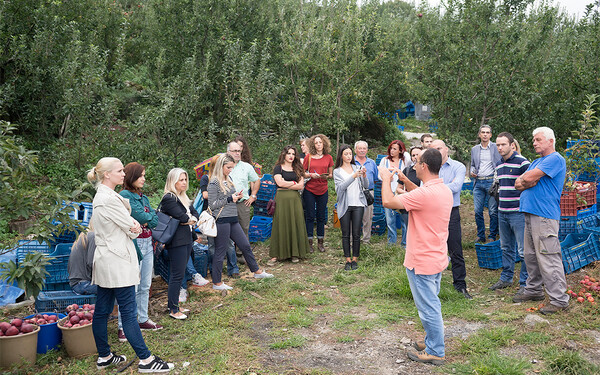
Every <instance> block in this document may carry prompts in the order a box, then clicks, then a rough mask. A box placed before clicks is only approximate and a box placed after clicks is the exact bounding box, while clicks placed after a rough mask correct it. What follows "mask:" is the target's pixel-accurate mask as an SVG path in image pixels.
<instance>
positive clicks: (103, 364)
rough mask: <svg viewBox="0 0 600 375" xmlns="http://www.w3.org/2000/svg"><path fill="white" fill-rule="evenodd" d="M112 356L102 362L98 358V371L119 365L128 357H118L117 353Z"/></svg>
mask: <svg viewBox="0 0 600 375" xmlns="http://www.w3.org/2000/svg"><path fill="white" fill-rule="evenodd" d="M110 354H112V356H111V357H110V358H109V359H107V360H101V359H100V358H98V361H96V368H97V369H98V370H102V369H103V368H107V367H108V366H112V365H117V364H119V363H121V362H125V361H126V360H127V357H125V356H124V355H116V354H115V353H110Z"/></svg>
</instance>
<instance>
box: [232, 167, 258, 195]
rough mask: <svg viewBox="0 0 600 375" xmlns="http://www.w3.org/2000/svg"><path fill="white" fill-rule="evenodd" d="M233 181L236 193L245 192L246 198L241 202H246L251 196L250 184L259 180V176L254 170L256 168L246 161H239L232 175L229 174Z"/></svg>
mask: <svg viewBox="0 0 600 375" xmlns="http://www.w3.org/2000/svg"><path fill="white" fill-rule="evenodd" d="M229 177H231V180H232V181H233V185H234V186H235V191H240V190H242V191H243V192H244V197H243V198H242V199H240V200H239V201H240V202H241V201H245V200H246V199H248V198H249V197H250V196H249V195H248V188H249V187H250V183H251V182H254V181H256V180H258V175H257V174H256V171H255V170H254V167H253V166H251V165H250V164H248V163H246V162H244V161H241V160H240V161H238V162H237V164H236V165H235V167H234V168H233V170H232V171H231V173H230V174H229Z"/></svg>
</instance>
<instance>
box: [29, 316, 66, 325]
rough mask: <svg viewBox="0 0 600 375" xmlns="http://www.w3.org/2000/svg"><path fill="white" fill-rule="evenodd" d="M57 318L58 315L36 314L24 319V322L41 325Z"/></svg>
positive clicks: (50, 322)
mask: <svg viewBox="0 0 600 375" xmlns="http://www.w3.org/2000/svg"><path fill="white" fill-rule="evenodd" d="M57 320H58V315H48V314H36V315H35V316H34V317H33V318H30V319H25V323H29V324H37V325H38V326H43V325H44V324H52V323H56V321H57Z"/></svg>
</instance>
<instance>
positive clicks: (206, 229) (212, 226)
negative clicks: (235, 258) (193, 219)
mask: <svg viewBox="0 0 600 375" xmlns="http://www.w3.org/2000/svg"><path fill="white" fill-rule="evenodd" d="M223 208H225V206H223V207H221V209H220V210H219V214H218V215H217V217H214V216H213V215H212V211H211V209H210V207H209V208H207V209H206V211H202V213H201V214H200V217H199V218H198V229H199V230H200V232H201V233H202V234H203V235H205V236H207V237H217V219H218V218H219V216H221V212H223Z"/></svg>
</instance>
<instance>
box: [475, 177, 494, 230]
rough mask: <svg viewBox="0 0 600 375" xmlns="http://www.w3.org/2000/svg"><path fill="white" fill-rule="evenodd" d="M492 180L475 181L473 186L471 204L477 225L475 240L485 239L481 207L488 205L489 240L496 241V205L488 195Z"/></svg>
mask: <svg viewBox="0 0 600 375" xmlns="http://www.w3.org/2000/svg"><path fill="white" fill-rule="evenodd" d="M493 182H494V179H489V180H475V184H474V185H473V203H474V205H475V224H477V238H486V237H485V221H484V219H483V206H484V205H485V202H487V204H488V210H489V214H490V235H489V236H488V237H489V238H493V239H494V240H495V239H496V236H497V235H498V203H497V202H496V199H495V198H494V197H492V196H491V195H490V193H489V190H490V187H491V186H492V183H493Z"/></svg>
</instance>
